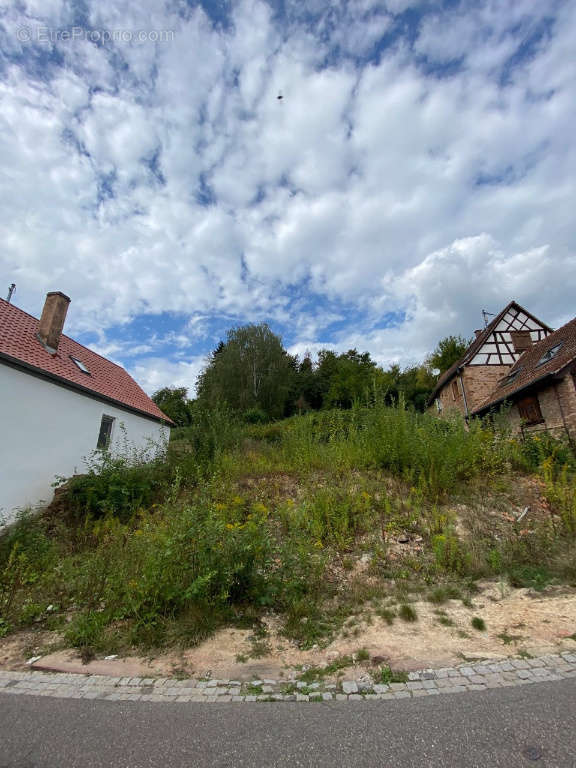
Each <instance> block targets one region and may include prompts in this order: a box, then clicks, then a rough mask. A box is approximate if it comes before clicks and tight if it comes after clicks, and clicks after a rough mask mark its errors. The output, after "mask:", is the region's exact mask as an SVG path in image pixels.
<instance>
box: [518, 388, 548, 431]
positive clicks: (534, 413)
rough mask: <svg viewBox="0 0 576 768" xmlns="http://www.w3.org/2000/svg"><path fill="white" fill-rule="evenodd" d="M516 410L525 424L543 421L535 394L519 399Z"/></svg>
mask: <svg viewBox="0 0 576 768" xmlns="http://www.w3.org/2000/svg"><path fill="white" fill-rule="evenodd" d="M518 412H519V414H520V418H521V419H522V421H524V422H525V423H526V424H541V423H542V422H543V421H544V419H543V418H542V411H541V410H540V403H539V402H538V397H537V395H528V396H527V397H523V398H522V400H519V401H518Z"/></svg>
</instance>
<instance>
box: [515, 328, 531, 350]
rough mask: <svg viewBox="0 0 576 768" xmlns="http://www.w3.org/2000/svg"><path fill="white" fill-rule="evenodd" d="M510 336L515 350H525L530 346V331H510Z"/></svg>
mask: <svg viewBox="0 0 576 768" xmlns="http://www.w3.org/2000/svg"><path fill="white" fill-rule="evenodd" d="M510 336H511V337H512V344H513V345H514V351H515V352H526V350H527V349H529V348H530V347H531V346H532V337H531V336H530V331H512V332H511V333H510Z"/></svg>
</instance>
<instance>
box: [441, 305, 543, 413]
mask: <svg viewBox="0 0 576 768" xmlns="http://www.w3.org/2000/svg"><path fill="white" fill-rule="evenodd" d="M550 333H552V328H550V326H548V325H546V323H544V322H542V321H541V320H539V319H538V318H537V317H534V315H532V314H531V313H530V312H528V310H526V309H524V307H521V306H520V304H517V303H516V302H515V301H511V302H510V303H509V304H508V305H507V306H506V307H504V309H503V310H502V311H501V312H500V313H499V314H497V315H496V316H495V317H494V319H493V320H492V322H490V323H488V325H487V326H486V327H485V328H484V329H483V330H479V331H475V338H474V340H473V341H472V342H471V344H470V345H469V347H468V349H467V350H466V352H465V353H464V354H463V356H462V357H461V358H460V360H458V361H457V362H456V363H454V364H453V365H452V366H451V367H450V368H449V369H448V370H447V371H445V372H444V373H443V374H442V376H440V378H439V379H438V383H437V384H436V387H435V389H434V391H433V392H432V395H431V397H430V400H429V407H430V408H431V409H434V410H435V411H436V412H438V413H439V414H441V415H445V414H448V413H449V412H450V411H459V412H460V413H462V414H463V415H464V416H466V417H468V416H470V415H471V414H473V413H474V412H476V411H477V409H478V408H479V407H480V406H481V405H483V404H484V403H485V402H486V401H487V400H488V398H489V397H490V396H491V394H492V393H493V392H494V390H495V389H496V387H497V386H498V384H499V382H500V381H501V380H502V378H503V377H504V376H506V374H507V373H508V371H509V370H510V368H511V367H512V366H513V365H514V364H515V363H516V362H517V361H518V360H519V358H520V357H521V355H523V354H524V353H525V352H526V351H527V350H529V349H530V348H531V347H532V346H533V345H534V344H536V343H538V342H540V341H542V340H543V339H545V338H546V337H547V336H548V335H549V334H550Z"/></svg>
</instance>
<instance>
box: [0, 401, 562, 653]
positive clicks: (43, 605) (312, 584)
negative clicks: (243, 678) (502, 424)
mask: <svg viewBox="0 0 576 768" xmlns="http://www.w3.org/2000/svg"><path fill="white" fill-rule="evenodd" d="M173 437H174V439H173V442H172V444H171V447H170V452H169V459H168V461H160V460H158V461H156V462H153V463H152V464H144V463H141V462H140V461H139V457H138V456H133V457H131V458H130V459H128V460H121V461H112V460H110V459H104V460H103V461H101V462H98V461H97V460H95V463H93V464H92V465H91V467H90V470H91V471H90V472H89V473H88V474H87V476H85V477H83V478H78V479H76V480H74V481H73V482H72V483H71V484H70V486H69V488H68V491H67V492H66V493H65V494H64V495H63V496H62V497H61V498H60V501H59V503H58V505H56V509H53V510H52V511H51V512H50V511H49V512H48V513H47V514H46V515H44V516H43V517H42V518H40V519H37V520H34V519H31V518H27V517H24V518H23V520H22V521H21V523H20V524H19V525H17V526H16V527H15V528H13V529H12V530H11V531H10V532H9V533H8V535H5V536H4V537H3V538H2V539H0V635H1V634H6V633H9V632H11V631H14V630H16V629H18V628H21V627H25V626H28V625H31V624H36V625H38V626H39V627H48V628H60V629H62V630H63V631H64V632H65V635H66V642H67V643H68V644H72V645H75V646H77V647H79V648H81V649H82V650H83V653H84V654H85V656H87V657H88V656H90V655H91V654H93V653H97V652H109V653H110V652H115V651H118V650H122V649H126V648H127V647H130V646H134V645H137V646H140V647H148V648H154V647H159V646H163V645H169V644H194V643H197V642H199V641H201V640H202V639H203V638H205V637H206V636H207V635H209V634H210V633H211V632H212V631H213V630H214V629H215V628H216V627H217V626H220V625H222V624H223V623H227V622H230V623H235V624H238V625H244V626H247V625H250V626H256V627H257V626H258V625H259V617H260V616H261V615H262V614H263V612H270V611H272V612H274V613H276V614H278V615H280V616H281V617H282V621H283V625H284V631H285V632H286V634H287V635H288V636H289V637H291V638H293V639H295V640H297V641H298V642H299V643H300V644H301V645H302V646H303V647H308V646H310V645H311V644H313V643H322V642H324V641H326V640H327V639H328V638H329V637H330V636H331V634H332V633H333V632H334V631H335V630H336V629H338V628H339V627H341V626H342V624H343V623H344V622H345V621H346V619H347V618H348V617H350V616H352V615H354V614H355V613H357V612H358V611H360V610H362V606H363V605H364V604H367V603H368V602H369V603H370V605H371V606H372V608H373V609H374V610H375V611H376V612H380V613H381V615H384V614H386V616H389V618H390V620H393V618H394V616H395V615H397V614H400V615H402V613H403V612H404V613H406V614H408V613H409V611H408V609H407V608H406V607H403V606H409V603H410V600H411V596H412V595H414V594H416V593H421V592H422V591H425V592H428V593H430V595H431V598H432V599H433V600H434V599H436V600H437V601H439V602H440V601H441V598H442V594H443V593H442V590H443V589H444V590H448V592H449V593H450V594H452V595H455V594H457V595H459V596H460V597H461V598H462V599H463V600H466V599H467V598H468V595H469V594H470V591H471V590H473V582H474V579H476V578H479V577H486V576H491V575H499V576H501V575H503V574H504V575H507V576H508V577H509V578H510V579H511V581H512V582H513V583H517V584H522V583H533V584H535V585H536V586H538V585H539V584H543V583H546V582H547V581H549V580H550V579H558V580H566V581H569V582H572V583H576V547H575V536H576V495H575V491H574V485H573V481H572V478H573V469H574V466H573V465H574V459H573V456H572V455H571V453H570V452H569V451H568V450H567V449H566V447H565V446H562V445H561V444H558V443H554V442H553V441H549V440H538V439H536V438H534V440H532V441H530V442H528V443H522V444H521V443H518V442H517V441H515V440H513V439H511V438H510V436H508V435H507V434H506V433H505V432H503V431H502V430H500V429H495V430H494V429H487V428H483V427H482V426H481V425H479V424H477V425H474V426H473V428H472V429H471V430H470V431H469V432H467V431H465V430H464V428H463V426H462V424H461V423H460V422H459V421H454V422H441V421H438V420H436V419H434V418H432V417H429V416H427V415H418V414H412V413H409V412H407V411H405V410H403V409H402V408H387V407H383V406H377V407H374V408H370V409H365V408H357V409H353V410H352V411H329V412H323V413H317V414H309V415H307V416H303V417H294V418H292V419H289V420H286V421H285V422H281V423H278V424H273V425H269V426H264V427H246V426H242V425H239V424H238V423H237V422H235V421H234V420H232V419H229V418H228V417H226V415H225V414H220V413H212V414H206V415H205V417H204V419H203V420H202V422H201V423H199V424H197V425H196V426H195V427H194V428H191V429H188V430H180V431H178V432H176V433H175V434H174V436H173ZM526 505H529V506H530V510H531V511H530V513H529V514H528V515H526V516H525V518H524V519H523V520H522V521H521V522H520V523H517V522H515V518H514V515H513V514H512V512H513V511H515V510H519V509H522V508H523V507H524V506H526ZM359 564H360V565H361V566H362V567H359ZM438 590H440V591H438ZM434 596H435V597H434ZM255 636H256V637H258V634H257V633H256V635H255ZM262 643H265V638H262ZM255 650H256V652H257V650H258V649H257V648H256V649H255Z"/></svg>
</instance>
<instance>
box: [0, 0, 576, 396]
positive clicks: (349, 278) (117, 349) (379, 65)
mask: <svg viewBox="0 0 576 768" xmlns="http://www.w3.org/2000/svg"><path fill="white" fill-rule="evenodd" d="M575 39H576V3H574V2H571V0H547V2H535V1H534V0H509V2H501V0H491V1H490V0H489V1H488V2H482V0H469V1H466V0H461V1H460V2H459V1H458V0H428V1H426V0H422V1H421V2H419V1H418V0H385V2H374V0H348V2H346V0H331V2H330V1H328V0H324V1H323V2H321V0H306V2H304V1H303V0H267V1H266V0H238V1H237V2H236V1H234V0H205V2H202V3H198V2H192V1H191V0H188V2H187V1H186V0H115V1H114V2H113V1H112V0H97V1H96V0H93V1H91V0H16V1H15V2H12V1H11V0H4V2H2V4H1V6H0V52H1V55H0V179H1V183H0V277H1V283H2V284H1V285H0V292H1V294H2V295H5V293H6V291H7V288H8V285H9V284H10V283H12V282H15V283H16V285H17V289H16V293H15V295H14V302H15V303H16V304H17V305H19V306H21V307H22V308H23V309H25V310H27V311H29V312H31V313H32V314H35V315H39V313H40V311H41V307H42V302H43V295H44V294H45V292H46V291H48V290H62V291H64V292H65V293H67V294H68V295H69V296H71V298H72V304H71V307H70V312H69V316H68V323H67V332H68V333H69V334H70V335H73V336H75V337H76V338H77V339H78V340H79V341H82V342H83V343H85V344H87V345H89V346H91V347H93V348H94V349H96V350H97V351H99V352H101V353H102V354H105V355H107V356H108V357H111V358H112V359H114V360H116V361H119V362H121V363H122V364H124V365H125V366H126V367H127V368H128V370H130V372H131V373H132V374H133V375H135V376H136V378H137V379H138V380H139V381H140V383H141V384H142V385H143V386H144V387H145V389H147V391H149V392H151V391H154V389H156V388H158V387H159V386H163V385H169V384H178V385H186V386H189V387H191V388H192V387H193V385H194V381H195V378H196V375H197V372H198V370H199V368H200V367H201V365H202V362H203V360H204V358H205V355H206V353H207V352H208V351H209V350H210V349H212V348H213V347H214V346H215V345H216V344H217V342H218V340H219V339H220V338H222V337H223V335H224V333H225V331H226V329H227V328H230V327H231V326H233V325H236V324H241V323H245V322H251V321H254V322H257V321H261V320H266V321H268V322H269V323H270V325H271V326H272V328H273V329H274V330H275V331H277V332H278V333H280V334H281V335H282V337H283V339H284V342H285V344H286V345H287V346H288V347H289V348H290V349H291V350H292V351H295V352H299V353H302V352H304V351H305V350H311V351H314V350H317V349H319V348H321V347H326V346H330V347H334V348H336V349H342V350H345V349H348V348H350V347H354V346H355V347H358V348H359V349H360V350H362V351H364V350H369V351H370V352H371V353H372V354H373V356H374V357H375V358H376V359H377V360H378V361H380V362H382V363H384V364H388V363H390V362H393V361H397V362H400V363H401V364H407V363H410V362H413V361H418V360H420V359H421V358H422V357H423V356H424V355H425V354H426V353H427V352H428V351H429V350H430V349H431V348H432V347H433V346H434V345H435V343H436V341H437V340H438V339H439V338H441V337H442V336H443V335H446V334H448V333H461V334H463V335H465V336H470V335H471V334H472V331H473V330H474V329H475V328H478V327H480V325H481V322H482V319H481V310H482V309H487V310H489V311H492V312H497V311H498V310H500V309H501V308H502V306H503V305H504V304H506V303H507V302H508V301H509V300H510V299H512V298H514V299H516V300H517V301H519V302H520V303H522V304H524V305H525V306H526V307H527V308H529V309H530V310H531V311H532V312H534V313H535V314H536V315H538V316H540V317H541V318H542V319H543V320H545V321H547V322H549V324H551V325H554V326H557V325H560V324H562V323H563V322H565V321H566V320H568V319H570V318H571V317H573V316H574V314H576V306H575V302H574V301H573V296H574V292H575V291H574V288H575V285H576V246H575V237H574V234H575V229H576V227H575V224H574V221H575V216H574V213H575V211H576V194H575V192H576V144H575V142H574V135H575V133H576V56H575V55H574V40H575ZM279 94H281V95H282V97H283V98H282V99H279V98H278V96H279Z"/></svg>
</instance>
